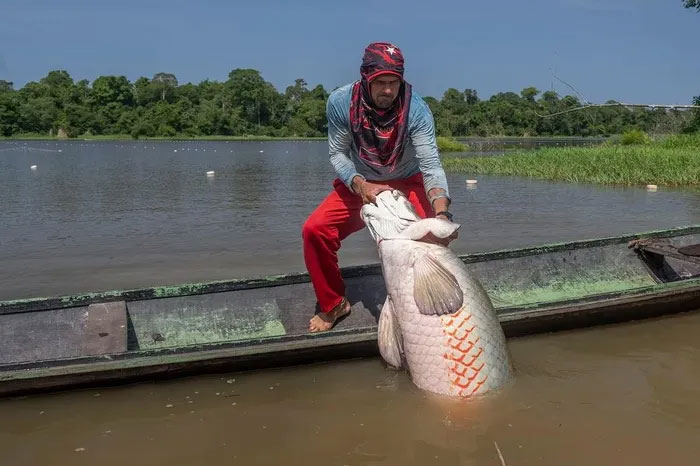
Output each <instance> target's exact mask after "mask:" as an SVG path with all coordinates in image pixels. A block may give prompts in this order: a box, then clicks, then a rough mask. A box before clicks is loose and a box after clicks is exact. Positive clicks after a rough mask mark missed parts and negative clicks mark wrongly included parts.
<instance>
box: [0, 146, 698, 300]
mask: <svg viewBox="0 0 700 466" xmlns="http://www.w3.org/2000/svg"><path fill="white" fill-rule="evenodd" d="M59 150H60V151H61V152H58V151H59ZM31 165H36V166H37V168H36V170H31V169H30V166H31ZM210 170H213V171H215V176H214V177H213V178H211V177H207V176H206V172H207V171H210ZM474 177H475V176H474V175H470V174H466V175H465V174H448V181H449V184H450V189H451V195H452V197H453V206H452V208H451V210H452V211H453V212H454V214H455V220H456V221H457V222H459V223H461V224H462V228H461V230H460V237H459V239H458V240H457V241H455V242H454V243H453V248H454V250H455V251H456V252H458V253H466V252H476V251H485V250H494V249H503V248H512V247H520V246H529V245H538V244H543V243H548V242H558V241H567V240H578V239H586V238H596V237H600V236H610V235H618V234H623V233H635V232H641V231H647V230H652V229H664V228H672V227H677V226H684V225H689V224H695V223H700V202H698V201H699V200H700V196H699V195H698V194H696V193H691V192H684V191H666V190H663V189H662V190H660V191H658V192H655V193H649V192H646V191H645V190H643V189H640V188H616V187H603V186H597V185H577V184H568V183H559V182H549V181H539V180H532V179H524V178H509V177H488V176H479V177H478V180H479V183H478V185H477V186H478V187H477V188H475V189H468V188H467V186H466V184H465V180H466V179H467V178H474ZM333 178H334V173H333V170H332V167H331V166H330V164H329V162H328V157H327V143H326V142H324V141H313V142H191V141H189V142H134V141H118V142H95V141H82V142H81V141H72V142H39V141H27V142H2V143H0V263H1V264H2V268H0V299H12V298H20V297H31V296H46V295H64V294H73V293H78V292H90V291H101V290H112V289H124V288H134V287H144V286H152V285H160V284H177V283H184V282H198V281H207V280H219V279H228V278H234V277H250V276H257V275H266V274H277V273H287V272H296V271H304V270H305V266H304V262H303V256H302V252H301V226H302V224H303V222H304V220H305V219H306V217H307V216H308V215H309V214H310V213H311V211H312V210H313V209H314V208H315V207H316V206H317V205H318V203H319V202H320V201H321V200H322V199H323V198H324V197H325V196H326V195H327V193H328V192H329V190H330V189H331V183H332V180H333ZM340 260H341V265H353V264H362V263H368V262H376V261H377V257H376V253H375V248H374V247H373V245H372V243H371V240H370V237H369V234H367V232H366V231H361V232H358V233H356V234H355V235H353V236H351V237H350V238H348V239H347V240H346V241H345V242H344V244H343V247H342V249H341V252H340Z"/></svg>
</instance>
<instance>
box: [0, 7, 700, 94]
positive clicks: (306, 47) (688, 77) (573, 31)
mask: <svg viewBox="0 0 700 466" xmlns="http://www.w3.org/2000/svg"><path fill="white" fill-rule="evenodd" d="M698 32H700V14H698V13H697V12H695V11H694V10H688V9H685V8H683V7H682V5H681V0H558V1H554V0H527V1H525V0H520V1H513V0H501V1H493V0H491V1H488V0H483V1H471V0H454V1H440V0H428V1H426V0H423V1H421V2H417V1H414V0H395V1H373V2H370V1H363V0H355V1H343V2H337V1H333V0H325V1H320V0H295V1H273V0H246V1H240V0H209V1H206V0H200V1H199V2H194V1H190V2H185V1H180V0H169V1H150V0H141V1H133V0H119V1H114V0H112V1H100V0H61V1H56V0H52V1H32V0H0V79H4V80H8V81H13V82H14V83H15V89H18V88H20V87H22V86H23V85H24V84H25V83H27V82H29V81H38V80H39V79H41V78H42V77H43V76H45V75H46V74H47V73H48V72H49V71H51V70H56V69H62V70H66V71H68V72H69V73H70V75H71V76H72V77H73V78H74V79H75V80H76V81H77V80H80V79H88V80H90V81H92V80H94V79H95V78H97V77H98V76H101V75H124V76H126V77H127V78H129V79H130V80H131V81H134V80H136V79H137V78H139V77H141V76H146V77H151V76H153V75H154V74H155V73H158V72H169V73H173V74H175V75H176V77H177V79H178V81H179V82H180V83H186V82H193V83H198V82H200V81H202V80H205V79H210V80H217V81H225V80H226V79H227V77H228V73H229V72H230V71H231V70H232V69H235V68H254V69H257V70H259V71H260V72H261V73H262V76H263V78H264V79H265V80H267V81H269V82H271V83H272V84H273V85H274V86H275V87H276V88H277V89H278V90H279V91H281V92H283V91H284V90H285V88H286V87H287V86H288V85H291V84H293V82H294V80H295V79H296V78H304V79H305V80H306V82H307V83H308V84H309V85H310V87H313V86H315V85H317V84H323V86H324V87H325V88H326V89H328V90H331V89H334V88H335V87H338V86H341V85H343V84H346V83H349V82H352V81H354V80H356V79H358V77H359V66H360V61H361V58H362V52H363V50H364V47H365V46H366V45H367V44H368V43H369V42H372V41H386V42H392V43H394V44H396V45H398V46H399V47H400V48H401V50H402V51H403V54H404V57H405V59H406V64H405V67H406V75H405V77H406V80H407V81H409V82H410V83H411V84H413V86H414V89H415V90H416V91H417V92H418V93H419V94H420V95H423V96H433V97H437V98H440V97H441V96H442V94H443V93H444V92H445V90H446V89H448V88H450V87H454V88H457V89H459V90H464V89H466V88H471V89H476V90H477V91H478V94H479V96H480V97H481V98H488V97H490V96H491V95H493V94H495V93H497V92H507V91H513V92H520V90H521V89H523V88H525V87H528V86H535V87H536V88H538V89H539V90H542V91H545V90H551V89H553V90H555V91H557V92H558V93H559V94H560V95H567V94H573V91H572V90H571V89H569V88H568V87H566V86H565V85H564V84H562V83H561V82H560V81H558V80H557V79H556V78H555V77H554V75H556V76H558V77H559V78H561V79H563V80H564V81H567V82H568V83H570V84H571V85H573V86H574V87H575V88H576V89H577V90H578V91H579V92H580V93H581V94H582V95H583V96H584V97H585V98H586V99H587V100H588V101H591V102H594V103H602V102H605V101H606V100H608V99H615V100H618V101H622V102H627V103H648V104H687V103H691V100H692V97H693V96H696V95H700V46H699V45H698V37H699V36H698Z"/></svg>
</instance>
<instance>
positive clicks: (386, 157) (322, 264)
mask: <svg viewBox="0 0 700 466" xmlns="http://www.w3.org/2000/svg"><path fill="white" fill-rule="evenodd" d="M403 65H404V60H403V54H402V53H401V50H399V48H398V47H396V46H395V45H392V44H389V43H385V42H374V43H371V44H369V46H367V48H366V49H365V53H364V56H363V59H362V66H361V67H360V74H361V76H362V79H360V80H359V81H357V82H355V83H353V84H349V85H347V86H344V87H341V88H339V89H336V90H335V91H333V93H331V95H330V97H329V99H328V104H327V108H326V114H327V117H328V146H329V154H330V161H331V164H332V165H333V167H334V168H335V171H336V173H337V175H338V178H337V179H336V180H335V181H334V183H333V191H331V193H330V194H329V195H328V197H326V199H324V200H323V202H321V204H320V205H319V206H318V207H317V208H316V210H315V211H314V212H313V213H312V214H311V215H310V216H309V218H308V219H307V220H306V223H305V224H304V227H303V229H302V238H303V241H304V261H305V262H306V267H307V269H308V271H309V276H310V277H311V282H312V284H313V286H314V291H315V292H316V297H317V299H318V303H319V307H320V310H321V312H320V313H319V314H317V315H315V316H314V317H313V318H312V319H311V321H310V322H309V330H310V331H311V332H319V331H325V330H330V329H331V328H332V327H333V325H335V322H336V321H337V319H338V318H339V317H342V316H344V315H345V314H347V313H349V312H350V303H349V302H348V300H347V299H346V298H345V284H344V283H343V279H342V277H341V275H340V269H339V267H338V256H337V252H338V250H339V249H340V242H341V241H342V240H343V239H345V238H346V237H347V236H348V235H350V234H351V233H354V232H356V231H358V230H361V229H362V228H363V227H364V226H365V225H364V223H363V221H362V218H361V217H360V209H361V208H362V205H363V204H365V203H369V202H375V198H376V195H377V194H379V193H380V192H382V191H385V190H391V189H398V190H400V191H401V192H403V193H404V194H405V195H406V197H407V198H408V200H409V201H410V202H411V204H413V206H414V207H415V209H416V212H417V213H418V214H419V215H420V216H421V217H428V216H430V217H432V216H436V217H438V218H442V219H445V220H448V221H452V215H451V214H450V212H449V211H448V210H447V209H448V207H449V205H450V198H449V192H448V188H447V181H446V178H445V172H444V170H443V168H442V164H441V163H440V158H439V154H438V148H437V143H436V141H435V124H434V121H433V116H432V114H431V113H430V109H429V108H428V105H427V104H426V103H425V102H424V101H423V99H421V97H420V96H418V95H417V94H416V93H415V92H413V91H412V89H411V85H410V84H409V83H407V82H405V81H404V80H403V74H404V66H403ZM408 142H411V143H412V145H413V146H414V148H415V155H409V154H407V153H406V154H405V153H404V149H405V147H406V145H407V143H408ZM451 239H454V238H449V239H448V240H442V241H441V242H442V244H445V245H447V243H448V242H449V240H451ZM424 240H426V241H439V240H438V239H437V238H435V237H432V238H425V239H424Z"/></svg>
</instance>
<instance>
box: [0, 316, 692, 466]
mask: <svg viewBox="0 0 700 466" xmlns="http://www.w3.org/2000/svg"><path fill="white" fill-rule="evenodd" d="M699 332H700V313H695V314H686V315H682V316H678V317H670V318H665V319H659V320H654V321H646V322H640V323H630V324H624V325H618V326H611V327H605V328H596V329H588V330H579V331H572V332H565V333H558V334H549V335H540V336H532V337H527V338H519V339H510V340H509V346H510V350H511V352H512V355H513V361H514V364H515V367H516V369H517V376H516V379H515V380H514V382H513V383H512V384H511V385H510V386H509V387H508V388H507V389H505V390H503V391H501V392H499V393H497V394H494V395H493V396H487V397H484V398H481V399H474V400H466V401H456V400H451V399H444V398H439V397H435V396H430V395H427V394H426V393H424V392H422V391H420V390H418V389H417V388H416V387H415V386H414V385H413V384H412V383H411V381H410V379H409V377H408V375H407V374H406V373H405V372H395V371H392V370H389V369H387V368H385V367H384V366H383V364H382V362H381V361H380V360H379V359H366V360H355V361H348V362H335V363H328V364H318V365H311V366H302V367H296V368H287V369H280V370H268V371H260V372H245V373H236V374H226V375H223V376H221V375H217V376H206V377H194V378H190V379H184V380H177V381H169V382H159V383H143V384H139V385H133V386H127V387H118V388H107V389H104V388H103V389H91V390H84V391H74V392H66V393H58V394H51V395H40V396H33V397H28V398H24V399H14V400H12V399H10V400H0V419H2V420H3V421H4V422H2V424H1V425H0V453H1V454H2V460H3V461H2V464H3V466H27V465H65V464H70V465H73V466H81V465H86V466H88V465H89V466H92V465H95V464H100V465H103V466H110V465H114V466H122V465H124V464H135V465H149V466H156V465H168V466H178V465H182V466H190V465H200V464H201V465H207V466H217V465H231V464H245V465H253V464H261V465H262V464H265V465H274V464H305V465H309V466H313V465H324V466H326V465H341V466H342V465H397V464H400V465H404V464H405V465H421V466H422V465H480V466H488V465H494V466H496V465H500V464H501V463H500V460H499V459H498V456H497V451H496V446H495V445H498V448H499V449H500V450H501V452H502V454H503V457H504V459H505V461H506V464H507V465H539V466H548V465H551V466H561V465H567V466H577V465H581V466H590V465H616V466H617V465H635V466H645V465H650V466H656V465H659V464H662V465H664V466H675V465H679V466H680V465H689V464H696V463H697V458H698V455H700V443H699V442H698V441H697V439H698V438H699V436H700V388H698V387H700V347H698V345H697V335H698V333H699Z"/></svg>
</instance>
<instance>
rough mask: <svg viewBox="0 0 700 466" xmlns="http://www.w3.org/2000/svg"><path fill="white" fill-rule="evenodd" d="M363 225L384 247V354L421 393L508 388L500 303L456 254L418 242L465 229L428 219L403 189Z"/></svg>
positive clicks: (367, 208) (386, 194) (365, 212)
mask: <svg viewBox="0 0 700 466" xmlns="http://www.w3.org/2000/svg"><path fill="white" fill-rule="evenodd" d="M361 215H362V219H363V220H364V222H365V224H366V225H367V227H368V229H369V231H370V234H371V235H372V237H373V238H374V240H375V241H376V242H377V249H378V251H379V257H380V259H381V264H382V272H383V275H384V281H385V284H386V289H387V298H386V302H385V303H384V307H383V308H382V312H381V315H380V318H379V330H378V339H379V350H380V352H381V355H382V358H383V359H384V360H385V361H386V362H387V363H388V364H389V365H390V366H393V367H395V368H397V369H398V368H405V369H407V370H408V372H409V373H410V375H411V379H412V380H413V382H414V383H415V384H416V385H417V386H418V387H419V388H421V389H423V390H427V391H430V392H434V393H439V394H443V395H450V396H459V397H467V396H472V395H478V394H483V393H486V392H488V391H490V390H493V389H496V388H499V387H501V386H503V385H504V384H505V383H506V382H507V381H508V380H509V379H510V378H511V377H512V374H513V370H512V365H511V361H510V354H509V352H508V348H507V346H506V339H505V336H504V334H503V329H502V328H501V325H500V323H499V322H498V318H497V317H496V313H495V311H494V309H493V305H492V304H491V301H490V299H489V297H488V295H487V294H486V291H484V288H483V287H482V286H481V284H480V283H479V282H478V281H477V280H476V279H475V278H474V277H473V276H472V275H471V274H470V273H469V272H468V271H467V268H466V267H465V265H464V263H463V262H462V261H461V260H460V259H459V257H457V256H456V255H455V254H454V253H453V252H452V251H451V250H450V249H449V248H447V247H445V246H441V245H437V244H432V243H427V242H424V241H418V240H419V239H421V238H424V237H425V235H426V234H427V233H429V232H430V233H432V234H433V235H435V236H437V237H439V238H447V237H448V236H450V235H452V234H453V233H454V232H455V231H456V230H457V229H458V228H459V225H457V224H454V223H451V222H448V221H445V220H441V219H435V218H431V219H420V217H419V216H418V215H417V214H416V212H415V210H414V209H413V206H412V205H411V203H410V202H408V200H407V199H406V197H405V196H404V195H403V194H402V193H401V192H399V191H383V192H382V193H380V194H379V195H378V196H377V200H376V205H374V204H366V205H364V206H363V207H362V211H361Z"/></svg>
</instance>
